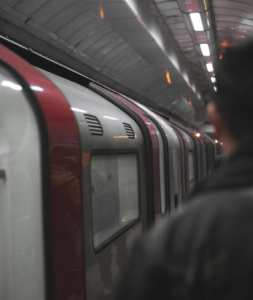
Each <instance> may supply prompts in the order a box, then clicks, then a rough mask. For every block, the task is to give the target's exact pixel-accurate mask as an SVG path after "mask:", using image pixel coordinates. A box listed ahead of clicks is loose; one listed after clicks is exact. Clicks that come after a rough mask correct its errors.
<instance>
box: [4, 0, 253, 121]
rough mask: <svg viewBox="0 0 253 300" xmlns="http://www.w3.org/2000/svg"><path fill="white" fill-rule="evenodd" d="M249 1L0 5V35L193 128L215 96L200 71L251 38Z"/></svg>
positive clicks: (207, 75)
mask: <svg viewBox="0 0 253 300" xmlns="http://www.w3.org/2000/svg"><path fill="white" fill-rule="evenodd" d="M250 2H251V1H220V0H214V1H212V2H210V1H209V2H208V1H207V0H203V1H202V0H201V1H195V0H191V1H188V0H185V1H184V0H177V1H164V0H126V1H123V0H0V32H1V34H2V36H8V37H9V38H10V39H13V40H15V41H17V42H19V43H21V44H23V45H24V46H26V47H29V48H31V49H33V50H34V51H37V52H39V53H41V54H43V55H45V56H47V57H49V58H51V59H54V60H56V61H58V62H60V63H62V64H64V65H66V66H68V67H70V68H72V69H74V70H76V71H78V72H80V73H82V74H84V75H87V76H90V77H92V78H93V79H95V80H98V81H100V82H101V83H104V84H106V85H109V86H110V87H111V88H115V89H117V90H119V91H121V92H122V93H125V94H127V95H129V96H130V97H133V96H134V97H135V98H136V99H137V100H140V99H142V101H144V102H145V101H146V104H147V105H148V104H149V103H154V104H156V105H158V106H159V107H160V108H161V110H162V108H164V109H167V110H169V111H171V112H173V113H176V114H178V115H180V116H181V117H182V118H183V119H185V120H188V121H193V120H194V114H195V111H194V108H196V109H201V108H203V107H204V104H205V100H206V99H207V98H208V96H210V95H211V94H213V93H214V91H213V83H212V82H211V77H212V74H213V72H208V71H207V69H206V64H207V63H210V62H213V60H214V58H215V57H217V55H222V51H223V49H224V48H225V47H226V46H228V45H230V44H232V43H233V40H234V39H240V38H247V37H248V36H250V34H252V32H253V10H252V7H253V5H252V4H251V3H250ZM192 12H200V15H201V18H202V22H203V31H195V30H194V28H193V24H192V22H191V20H190V13H192ZM200 44H208V45H209V48H210V52H211V54H210V56H208V57H205V56H203V54H202V52H201V48H200ZM218 52H219V53H218ZM143 99H145V100H143Z"/></svg>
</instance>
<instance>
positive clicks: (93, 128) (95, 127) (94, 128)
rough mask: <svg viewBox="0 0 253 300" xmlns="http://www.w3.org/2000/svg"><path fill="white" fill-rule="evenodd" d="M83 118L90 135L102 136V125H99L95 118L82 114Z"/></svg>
mask: <svg viewBox="0 0 253 300" xmlns="http://www.w3.org/2000/svg"><path fill="white" fill-rule="evenodd" d="M84 116H85V119H86V122H87V124H88V126H89V129H90V133H91V134H92V135H103V134H104V132H103V128H102V125H101V124H100V122H99V120H98V118H97V117H95V116H92V115H88V114H84Z"/></svg>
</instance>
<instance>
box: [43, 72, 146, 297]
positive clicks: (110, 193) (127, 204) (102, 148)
mask: <svg viewBox="0 0 253 300" xmlns="http://www.w3.org/2000/svg"><path fill="white" fill-rule="evenodd" d="M47 76H49V78H50V79H51V80H52V81H53V82H54V83H55V84H56V85H57V86H58V87H59V89H60V90H61V91H62V93H63V94H64V95H65V97H66V99H67V100H68V101H69V103H70V105H71V110H72V111H73V113H74V115H75V118H76V122H77V124H78V128H79V132H80V138H81V152H82V153H81V156H82V191H83V196H82V203H83V216H84V220H83V228H84V248H85V290H86V300H93V299H101V300H102V299H112V298H113V296H114V292H115V287H116V283H117V282H118V280H119V278H120V276H121V275H122V273H123V272H124V271H125V268H126V265H127V257H128V255H129V252H130V248H131V245H132V243H133V241H134V239H135V238H136V237H137V236H139V235H140V234H141V232H142V231H143V230H145V229H146V228H147V223H148V221H147V193H146V188H147V185H146V168H145V146H144V139H143V135H142V133H141V130H140V128H139V127H138V125H137V124H136V123H135V121H134V120H133V119H132V118H131V117H130V116H128V115H127V114H126V113H124V112H123V111H122V110H121V109H119V108H118V107H117V106H115V105H114V104H112V103H110V102H109V101H108V100H106V99H104V98H102V97H101V96H100V95H98V94H96V93H95V92H93V91H91V90H89V89H87V88H84V87H81V86H79V85H77V84H75V83H72V82H67V81H64V80H62V79H61V78H59V77H57V76H53V75H52V74H51V75H50V74H47Z"/></svg>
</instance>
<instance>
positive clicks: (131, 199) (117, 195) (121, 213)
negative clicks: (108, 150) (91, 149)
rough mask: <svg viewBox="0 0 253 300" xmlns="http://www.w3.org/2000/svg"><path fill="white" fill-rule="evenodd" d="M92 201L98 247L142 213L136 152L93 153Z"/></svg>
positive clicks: (94, 240) (94, 229)
mask: <svg viewBox="0 0 253 300" xmlns="http://www.w3.org/2000/svg"><path fill="white" fill-rule="evenodd" d="M91 201H92V222H93V242H94V247H95V249H98V248H99V247H100V246H101V245H102V244H104V243H105V242H106V241H108V240H109V239H110V238H112V237H113V236H115V234H117V233H118V232H120V231H121V230H122V229H123V228H124V227H126V226H128V225H130V224H132V223H133V222H134V221H135V220H137V219H138V217H139V213H140V211H139V182H138V159H137V155H136V154H116V155H114V154H113V155H92V158H91Z"/></svg>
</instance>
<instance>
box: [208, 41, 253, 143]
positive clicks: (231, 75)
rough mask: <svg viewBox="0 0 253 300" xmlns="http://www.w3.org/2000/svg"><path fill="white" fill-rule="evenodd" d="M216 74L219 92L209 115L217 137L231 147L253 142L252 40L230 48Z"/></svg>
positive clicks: (209, 110) (220, 62) (210, 106)
mask: <svg viewBox="0 0 253 300" xmlns="http://www.w3.org/2000/svg"><path fill="white" fill-rule="evenodd" d="M215 72H216V80H217V93H216V98H215V102H214V103H211V105H209V107H208V115H209V119H210V121H211V123H213V125H214V126H215V128H216V138H218V139H221V140H223V141H224V142H225V143H226V142H228V143H230V144H231V145H232V146H233V144H234V145H237V144H240V143H243V142H247V141H250V140H253V41H252V40H250V41H245V42H243V43H239V44H237V45H234V46H231V47H228V48H227V49H226V51H225V52H224V54H223V58H222V59H221V60H219V61H218V63H217V65H216V68H215ZM232 148H233V147H232Z"/></svg>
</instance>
